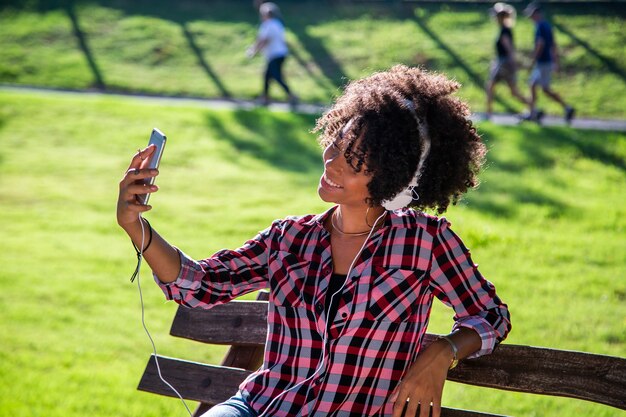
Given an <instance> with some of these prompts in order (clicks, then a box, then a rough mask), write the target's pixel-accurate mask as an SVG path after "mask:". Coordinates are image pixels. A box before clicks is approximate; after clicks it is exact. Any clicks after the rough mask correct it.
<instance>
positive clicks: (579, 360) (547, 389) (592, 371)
mask: <svg viewBox="0 0 626 417" xmlns="http://www.w3.org/2000/svg"><path fill="white" fill-rule="evenodd" d="M448 379H449V380H451V381H456V382H462V383H469V384H472V385H478V386H485V387H492V388H499V389H506V390H512V391H518V392H528V393H534V394H546V395H555V396H561V397H570V398H578V399H582V400H587V401H593V402H596V403H600V404H606V405H610V406H613V407H617V408H621V409H626V359H623V358H617V357H612V356H604V355H595V354H590V353H583V352H569V351H561V350H554V349H546V348H539V347H531V346H518V345H507V344H503V345H501V346H499V347H498V348H497V349H496V351H495V352H494V353H493V354H491V355H489V356H486V357H482V358H478V359H468V360H465V361H462V363H461V364H460V365H459V366H458V367H457V368H456V369H453V370H452V371H451V372H449V374H448Z"/></svg>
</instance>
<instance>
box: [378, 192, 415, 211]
mask: <svg viewBox="0 0 626 417" xmlns="http://www.w3.org/2000/svg"><path fill="white" fill-rule="evenodd" d="M411 201H413V195H412V193H411V190H410V189H409V188H405V189H404V190H402V191H401V192H400V193H399V194H398V195H397V196H395V197H394V198H392V199H391V200H388V201H383V207H384V208H385V209H387V210H397V209H401V208H403V207H406V206H408V205H409V204H411Z"/></svg>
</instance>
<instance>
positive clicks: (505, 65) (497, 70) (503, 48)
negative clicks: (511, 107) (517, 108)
mask: <svg viewBox="0 0 626 417" xmlns="http://www.w3.org/2000/svg"><path fill="white" fill-rule="evenodd" d="M489 12H490V14H491V15H492V16H493V17H495V19H496V20H497V22H498V25H499V26H500V33H499V34H498V39H497V40H496V54H497V58H496V60H495V61H494V62H493V63H492V64H491V70H490V72H489V80H488V81H487V114H486V117H487V119H490V118H491V113H492V111H493V95H494V90H495V86H496V84H497V83H498V82H500V81H504V82H506V83H507V85H508V86H509V89H510V91H511V95H513V97H515V98H517V99H518V100H519V101H521V102H522V103H524V104H525V105H527V106H528V105H530V102H529V100H528V99H527V98H526V97H524V96H523V95H522V93H520V91H519V90H518V88H517V62H516V60H515V44H514V42H513V26H514V24H515V16H516V14H517V13H516V11H515V8H514V7H513V6H511V5H510V4H507V3H500V2H499V3H496V4H494V5H493V7H492V8H491V9H489Z"/></svg>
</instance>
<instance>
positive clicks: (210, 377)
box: [138, 355, 502, 417]
mask: <svg viewBox="0 0 626 417" xmlns="http://www.w3.org/2000/svg"><path fill="white" fill-rule="evenodd" d="M158 362H159V365H160V367H161V374H162V375H163V376H164V378H165V379H166V380H167V381H168V382H169V383H170V384H172V385H173V386H174V388H176V390H177V391H178V392H179V393H180V394H181V395H182V396H183V398H185V399H186V400H194V401H200V402H201V403H203V405H202V406H201V408H199V410H200V409H201V410H203V411H206V410H208V409H209V408H210V407H211V406H212V405H214V404H218V403H220V402H222V401H225V400H227V399H228V398H230V397H231V396H232V395H233V394H234V393H235V392H236V391H237V387H238V386H239V384H240V383H241V382H242V381H243V380H244V379H245V377H246V376H248V375H249V374H250V372H249V371H245V370H242V369H236V368H227V367H221V366H211V365H204V364H201V363H197V362H189V361H183V360H179V359H174V358H168V357H165V356H159V357H158ZM138 389H140V390H142V391H147V392H152V393H154V394H160V395H166V396H169V397H176V394H175V393H174V392H173V391H172V390H171V389H170V388H169V387H168V386H167V385H165V384H164V383H163V381H161V380H160V379H159V375H158V371H157V368H156V363H155V358H154V355H152V356H151V357H150V360H149V361H148V364H147V366H146V369H145V371H144V374H143V376H142V378H141V381H140V382H139V387H138ZM441 415H442V417H502V416H501V415H496V414H488V413H482V412H477V411H468V410H459V409H454V408H445V407H444V408H443V410H442V413H441Z"/></svg>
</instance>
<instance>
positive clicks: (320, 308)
mask: <svg viewBox="0 0 626 417" xmlns="http://www.w3.org/2000/svg"><path fill="white" fill-rule="evenodd" d="M315 311H317V312H318V314H322V311H324V304H322V303H317V304H315Z"/></svg>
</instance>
